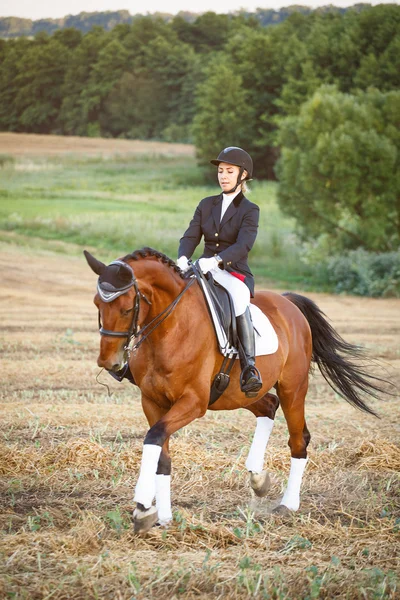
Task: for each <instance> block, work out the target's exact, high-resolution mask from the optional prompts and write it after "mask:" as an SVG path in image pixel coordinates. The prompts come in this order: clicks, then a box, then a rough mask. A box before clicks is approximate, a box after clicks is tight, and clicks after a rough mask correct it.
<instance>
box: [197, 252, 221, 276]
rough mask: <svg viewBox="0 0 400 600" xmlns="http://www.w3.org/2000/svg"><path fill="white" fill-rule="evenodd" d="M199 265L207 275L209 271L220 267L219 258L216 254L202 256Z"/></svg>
mask: <svg viewBox="0 0 400 600" xmlns="http://www.w3.org/2000/svg"><path fill="white" fill-rule="evenodd" d="M199 267H200V269H201V270H202V272H203V273H204V275H205V274H206V273H208V271H212V270H213V269H216V268H217V267H218V260H217V259H216V258H215V256H212V257H211V258H200V259H199Z"/></svg>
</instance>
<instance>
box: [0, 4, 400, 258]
mask: <svg viewBox="0 0 400 600" xmlns="http://www.w3.org/2000/svg"><path fill="white" fill-rule="evenodd" d="M399 34H400V6H398V5H395V4H387V5H378V6H375V7H369V8H368V9H365V10H361V11H358V10H347V11H346V12H345V13H340V12H328V13H324V12H317V11H313V12H312V13H310V14H301V13H300V12H293V13H292V14H290V15H289V16H288V17H287V18H286V19H285V20H284V21H283V22H281V23H279V24H277V25H275V26H274V27H263V26H262V25H261V24H260V22H259V21H258V20H257V19H256V18H254V16H250V17H249V16H246V15H243V14H241V15H224V14H215V13H210V12H209V13H205V14H203V15H201V16H199V17H198V18H196V19H195V20H194V21H193V22H189V21H187V20H185V19H184V18H183V17H179V16H177V17H175V18H174V19H172V20H171V21H168V22H167V21H165V20H163V19H162V18H154V17H140V18H138V19H136V20H134V21H133V22H132V23H130V24H128V23H125V24H120V25H117V26H115V27H114V28H113V29H112V30H111V31H106V30H105V29H104V28H102V27H98V26H97V27H94V28H92V29H91V30H90V31H89V32H87V33H85V34H83V33H81V32H80V31H79V30H77V29H76V28H67V29H60V30H58V31H55V32H54V33H53V34H52V35H48V34H46V33H43V32H41V33H38V34H37V35H36V36H35V37H34V38H33V39H29V38H27V37H20V38H17V39H12V40H7V41H5V40H1V41H0V129H1V130H8V131H25V132H38V133H58V134H67V135H68V134H74V135H89V136H109V137H125V138H140V139H149V140H150V139H160V140H165V141H171V142H194V143H195V145H196V150H197V156H198V160H199V163H200V164H206V163H207V162H208V160H209V157H210V156H213V155H215V154H216V153H218V151H219V150H220V149H221V147H224V146H227V145H238V146H242V147H245V148H246V149H247V150H248V151H249V152H250V153H251V155H252V156H253V158H254V162H255V173H256V174H257V177H258V178H270V179H273V178H277V177H278V178H279V180H280V186H279V199H280V203H281V206H282V208H283V210H284V211H286V212H287V213H288V214H291V215H293V216H295V217H296V219H297V222H298V225H299V233H300V234H301V236H302V239H303V240H306V241H308V242H310V244H309V256H310V257H312V255H313V252H314V253H315V252H316V253H317V254H318V253H323V252H325V255H328V254H329V253H330V252H332V251H334V250H335V251H336V250H337V251H340V250H343V249H347V250H354V249H357V248H362V249H364V250H366V251H374V252H391V251H395V250H397V249H398V246H399V243H400V203H399V198H400V179H399V175H398V173H399V172H400V169H399V166H400V165H399V162H400V158H399V157H400V137H399V136H400V134H399V131H400V127H399V126H400V92H399V90H400V35H399ZM311 242H312V243H311Z"/></svg>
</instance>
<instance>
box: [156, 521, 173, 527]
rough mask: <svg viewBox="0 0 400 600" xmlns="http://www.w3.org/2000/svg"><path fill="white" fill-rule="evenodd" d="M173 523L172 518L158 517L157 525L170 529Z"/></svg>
mask: <svg viewBox="0 0 400 600" xmlns="http://www.w3.org/2000/svg"><path fill="white" fill-rule="evenodd" d="M171 524H172V519H157V527H162V529H168V527H170V526H171Z"/></svg>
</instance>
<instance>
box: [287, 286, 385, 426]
mask: <svg viewBox="0 0 400 600" xmlns="http://www.w3.org/2000/svg"><path fill="white" fill-rule="evenodd" d="M283 296H285V297H286V298H287V299H288V300H290V302H292V303H293V304H294V305H295V306H297V308H298V309H300V310H301V312H302V313H303V315H304V316H305V318H306V319H307V321H308V323H309V325H310V328H311V335H312V343H313V354H312V360H313V362H315V363H316V364H317V365H318V368H319V370H320V371H321V373H322V376H323V377H324V379H325V380H326V381H327V382H328V383H329V385H330V386H331V388H332V389H333V390H334V391H335V392H337V393H338V394H339V395H340V396H342V397H343V398H344V399H345V400H347V402H349V403H350V404H352V405H353V406H355V407H356V408H359V409H360V410H364V411H365V412H367V413H370V414H371V415H374V416H375V417H378V415H377V414H376V412H375V411H374V410H372V408H370V407H369V406H368V405H367V404H366V403H365V401H364V400H363V399H362V397H361V394H367V395H369V396H371V397H373V398H378V397H379V394H381V393H384V392H385V390H384V389H383V387H382V385H381V384H382V383H384V382H385V383H388V382H386V381H385V380H384V379H381V378H379V377H376V376H374V375H371V374H370V373H369V372H367V370H365V369H366V368H367V367H366V365H365V364H364V365H362V364H361V365H360V364H356V362H354V360H355V361H357V360H361V361H363V362H364V363H365V362H366V361H367V357H366V356H365V354H364V352H363V350H362V349H361V348H360V347H359V346H355V345H353V344H349V343H348V342H346V341H345V340H344V339H343V338H342V337H341V336H340V335H339V334H338V332H337V331H335V329H334V328H333V327H332V325H330V323H329V322H328V320H327V318H326V315H325V314H324V313H323V312H322V311H321V310H320V309H319V308H318V306H317V305H316V304H315V302H313V301H312V300H310V299H309V298H306V297H305V296H300V295H299V294H295V293H292V292H285V293H284V294H283Z"/></svg>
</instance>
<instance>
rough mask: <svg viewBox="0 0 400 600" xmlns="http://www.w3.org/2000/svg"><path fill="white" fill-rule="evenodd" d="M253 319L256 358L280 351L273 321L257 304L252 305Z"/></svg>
mask: <svg viewBox="0 0 400 600" xmlns="http://www.w3.org/2000/svg"><path fill="white" fill-rule="evenodd" d="M250 312H251V318H252V320H253V325H254V329H255V332H254V335H255V339H256V356H261V355H262V354H274V352H276V351H277V350H278V344H279V342H278V336H277V335H276V332H275V329H274V328H273V327H272V324H271V321H270V320H269V319H268V317H267V316H266V315H265V314H264V313H263V312H262V310H261V309H260V308H258V306H256V305H255V304H250Z"/></svg>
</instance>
